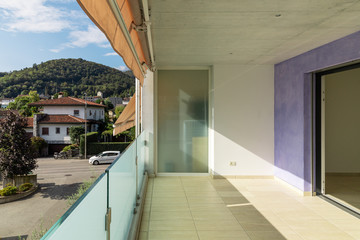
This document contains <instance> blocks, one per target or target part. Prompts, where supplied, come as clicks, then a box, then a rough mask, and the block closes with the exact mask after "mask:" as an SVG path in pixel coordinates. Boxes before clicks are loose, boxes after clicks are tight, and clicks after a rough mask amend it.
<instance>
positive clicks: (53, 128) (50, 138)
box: [39, 124, 82, 143]
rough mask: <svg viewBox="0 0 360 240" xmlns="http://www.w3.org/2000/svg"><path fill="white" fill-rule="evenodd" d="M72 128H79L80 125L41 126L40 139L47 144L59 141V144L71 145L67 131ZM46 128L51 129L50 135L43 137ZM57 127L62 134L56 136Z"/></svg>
mask: <svg viewBox="0 0 360 240" xmlns="http://www.w3.org/2000/svg"><path fill="white" fill-rule="evenodd" d="M72 126H79V124H39V128H40V137H42V138H43V139H45V141H47V142H53V141H57V142H59V143H60V142H62V143H70V136H69V135H66V129H67V128H70V127H72ZM81 126H82V125H81ZM44 127H45V128H46V127H47V128H49V135H42V128H44ZM57 127H59V128H60V134H56V128H57Z"/></svg>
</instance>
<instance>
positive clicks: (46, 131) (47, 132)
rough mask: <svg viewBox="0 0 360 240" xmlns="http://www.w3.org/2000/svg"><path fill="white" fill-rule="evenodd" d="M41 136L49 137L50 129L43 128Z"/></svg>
mask: <svg viewBox="0 0 360 240" xmlns="http://www.w3.org/2000/svg"><path fill="white" fill-rule="evenodd" d="M41 135H49V128H45V127H44V128H42V129H41Z"/></svg>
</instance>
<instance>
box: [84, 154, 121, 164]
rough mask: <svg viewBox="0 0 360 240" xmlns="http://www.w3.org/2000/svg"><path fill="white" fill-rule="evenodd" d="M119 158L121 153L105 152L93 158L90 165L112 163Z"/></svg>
mask: <svg viewBox="0 0 360 240" xmlns="http://www.w3.org/2000/svg"><path fill="white" fill-rule="evenodd" d="M118 156H120V151H105V152H102V153H99V154H98V155H96V156H92V157H91V158H90V159H89V163H90V164H93V165H98V164H100V163H112V162H113V161H114V160H115V159H116V158H117V157H118Z"/></svg>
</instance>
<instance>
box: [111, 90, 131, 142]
mask: <svg viewBox="0 0 360 240" xmlns="http://www.w3.org/2000/svg"><path fill="white" fill-rule="evenodd" d="M135 99H136V96H135V94H134V96H133V97H132V98H131V99H130V101H129V103H128V104H127V105H126V107H125V108H124V110H123V111H122V113H121V114H120V116H119V118H118V119H117V120H116V122H115V127H114V132H113V135H114V136H115V135H117V134H119V133H122V132H123V131H126V130H127V129H129V128H131V127H133V126H135Z"/></svg>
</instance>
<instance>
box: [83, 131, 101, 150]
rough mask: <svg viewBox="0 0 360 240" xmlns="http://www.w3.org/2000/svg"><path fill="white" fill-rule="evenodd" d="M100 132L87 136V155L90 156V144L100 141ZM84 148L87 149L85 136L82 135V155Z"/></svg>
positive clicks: (90, 133)
mask: <svg viewBox="0 0 360 240" xmlns="http://www.w3.org/2000/svg"><path fill="white" fill-rule="evenodd" d="M98 135H99V133H98V132H89V133H87V134H86V140H87V141H86V145H87V147H86V148H87V149H86V152H87V153H86V154H89V151H88V149H89V147H88V146H89V143H90V142H97V141H98ZM84 148H85V134H81V135H80V153H81V154H84Z"/></svg>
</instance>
